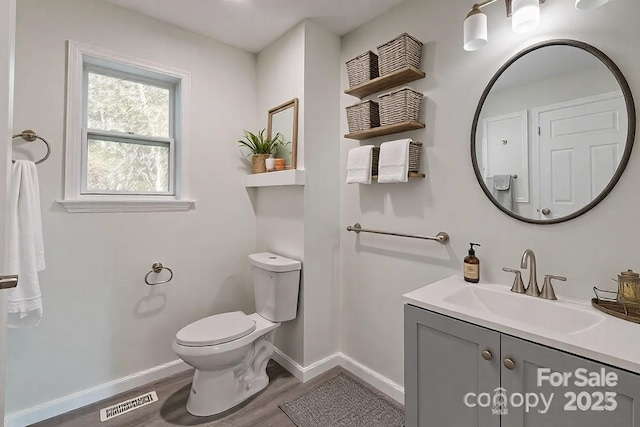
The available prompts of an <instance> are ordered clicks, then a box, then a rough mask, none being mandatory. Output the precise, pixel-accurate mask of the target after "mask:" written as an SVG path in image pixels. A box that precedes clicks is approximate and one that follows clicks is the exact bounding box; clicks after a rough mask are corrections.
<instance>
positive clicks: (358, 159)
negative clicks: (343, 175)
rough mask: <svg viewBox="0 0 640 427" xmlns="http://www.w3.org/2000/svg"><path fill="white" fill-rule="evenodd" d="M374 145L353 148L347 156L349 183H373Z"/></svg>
mask: <svg viewBox="0 0 640 427" xmlns="http://www.w3.org/2000/svg"><path fill="white" fill-rule="evenodd" d="M372 151H373V145H363V146H362V147H357V148H352V149H351V150H349V155H348V156H347V184H371V160H372V158H373V156H372Z"/></svg>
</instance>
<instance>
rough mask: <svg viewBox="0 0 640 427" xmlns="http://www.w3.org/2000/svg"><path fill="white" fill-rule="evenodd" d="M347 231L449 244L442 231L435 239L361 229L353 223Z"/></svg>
mask: <svg viewBox="0 0 640 427" xmlns="http://www.w3.org/2000/svg"><path fill="white" fill-rule="evenodd" d="M347 231H353V232H355V233H356V234H357V233H374V234H386V235H388V236H398V237H408V238H410V239H422V240H434V241H436V242H438V243H440V244H442V245H444V244H447V243H448V242H449V234H447V233H445V232H444V231H441V232H439V233H438V234H436V235H435V237H431V236H417V235H414V234H402V233H391V232H388V231H378V230H368V229H365V228H362V226H361V225H360V224H359V223H355V224H354V225H350V226H348V227H347Z"/></svg>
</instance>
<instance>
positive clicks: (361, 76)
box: [347, 51, 380, 88]
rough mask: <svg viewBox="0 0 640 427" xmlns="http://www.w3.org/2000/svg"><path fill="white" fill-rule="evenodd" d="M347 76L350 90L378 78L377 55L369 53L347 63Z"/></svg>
mask: <svg viewBox="0 0 640 427" xmlns="http://www.w3.org/2000/svg"><path fill="white" fill-rule="evenodd" d="M347 76H349V87H350V88H353V87H355V86H358V85H361V84H362V83H365V82H368V81H369V80H372V79H375V78H376V77H379V76H380V73H379V72H378V55H376V54H375V53H373V52H371V51H369V52H365V53H363V54H362V55H359V56H357V57H355V58H353V59H352V60H350V61H347Z"/></svg>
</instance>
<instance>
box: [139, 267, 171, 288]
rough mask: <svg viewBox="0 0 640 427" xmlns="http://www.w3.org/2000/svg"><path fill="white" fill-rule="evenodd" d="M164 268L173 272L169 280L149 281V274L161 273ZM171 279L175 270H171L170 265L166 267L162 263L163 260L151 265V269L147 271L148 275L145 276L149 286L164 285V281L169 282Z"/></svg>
mask: <svg viewBox="0 0 640 427" xmlns="http://www.w3.org/2000/svg"><path fill="white" fill-rule="evenodd" d="M162 270H167V271H169V273H170V274H171V276H169V278H168V279H167V280H163V281H161V282H154V283H151V282H149V275H150V274H151V273H160V272H161V271H162ZM171 279H173V270H171V269H170V268H169V267H165V266H164V265H162V263H161V262H156V263H154V264H153V265H152V266H151V271H150V272H148V273H147V275H146V276H144V281H145V283H146V284H147V285H149V286H155V285H162V284H164V283H169V282H170V281H171Z"/></svg>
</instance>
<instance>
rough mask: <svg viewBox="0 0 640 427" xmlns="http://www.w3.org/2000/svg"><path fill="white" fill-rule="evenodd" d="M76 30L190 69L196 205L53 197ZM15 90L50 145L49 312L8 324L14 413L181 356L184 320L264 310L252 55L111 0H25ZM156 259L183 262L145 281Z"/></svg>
mask: <svg viewBox="0 0 640 427" xmlns="http://www.w3.org/2000/svg"><path fill="white" fill-rule="evenodd" d="M67 39H73V40H77V41H80V42H84V43H89V44H93V45H96V46H99V47H102V48H105V49H109V50H113V51H116V52H119V53H122V54H126V55H131V56H134V57H138V58H141V59H145V60H150V61H154V62H158V63H161V64H165V65H168V66H171V67H175V68H180V69H184V70H186V71H189V72H190V73H191V76H192V95H191V102H192V105H191V115H190V117H187V118H186V119H187V120H188V121H189V127H190V129H191V139H190V141H189V144H190V149H189V151H190V165H191V170H190V175H191V195H192V197H193V198H194V199H196V200H197V203H196V209H195V211H190V212H185V213H157V214H153V213H150V214H136V213H133V214H68V213H66V212H65V210H64V209H63V208H62V207H61V206H60V205H59V204H58V203H56V200H59V199H61V198H62V195H63V188H62V180H63V150H64V140H63V135H64V133H63V129H64V105H65V103H64V102H65V88H64V86H65V57H66V52H65V40H67ZM15 91H16V97H15V120H14V129H18V130H21V129H24V128H32V129H35V130H36V131H37V132H39V133H40V134H41V135H42V136H44V137H45V138H47V139H48V140H49V141H50V142H51V145H52V148H53V152H52V155H51V157H50V158H49V159H48V160H47V161H46V162H45V163H43V164H41V165H39V166H38V173H39V175H40V185H41V199H42V210H43V212H42V215H43V216H42V219H43V228H44V239H45V246H46V259H47V269H46V270H45V271H44V272H43V273H42V274H41V276H40V282H41V286H42V292H43V301H44V318H43V320H42V322H41V324H40V325H39V326H38V327H37V328H35V329H32V330H12V331H10V332H9V339H8V355H7V358H8V360H7V391H8V392H7V408H8V412H13V411H17V410H20V409H22V408H27V407H30V406H33V405H36V404H38V403H41V402H45V401H49V400H52V399H56V398H59V397H61V396H64V395H67V394H70V393H73V392H77V391H79V390H83V389H86V388H89V387H92V386H96V385H99V384H102V383H105V382H108V381H111V380H114V379H117V378H120V377H123V376H126V375H129V374H131V373H134V372H138V371H141V370H145V369H148V368H151V367H154V366H157V365H160V364H163V363H166V362H168V361H172V360H175V359H177V356H176V355H175V354H174V353H173V351H172V349H171V344H172V341H173V339H174V337H175V333H176V332H177V331H178V330H179V329H180V328H181V327H183V326H185V325H187V324H188V323H190V322H192V321H195V320H197V319H199V318H202V317H205V316H207V315H211V314H214V313H219V312H224V311H230V310H238V309H240V310H245V311H246V312H252V311H253V309H254V306H253V292H252V288H251V280H250V274H249V272H250V269H249V264H248V261H247V254H249V253H250V252H252V251H253V249H254V231H255V219H254V213H253V209H252V203H251V200H250V195H249V194H248V193H247V192H246V191H245V188H244V179H245V176H246V174H247V172H248V170H249V166H248V163H247V162H245V161H244V160H243V159H242V158H241V156H240V154H239V151H238V148H237V144H236V141H237V140H238V139H239V138H240V137H241V135H242V130H243V129H252V128H254V127H255V117H254V111H255V93H256V63H255V55H252V54H249V53H245V52H242V51H240V50H238V49H235V48H231V47H228V46H226V45H223V44H220V43H217V42H214V41H212V40H210V39H207V38H204V37H201V36H198V35H195V34H192V33H189V32H186V31H183V30H180V29H178V28H176V27H172V26H170V25H167V24H163V23H160V22H158V21H155V20H152V19H149V18H145V17H142V16H140V15H137V14H134V13H132V12H129V11H126V10H124V9H120V8H118V7H115V6H112V5H110V4H107V3H104V2H101V1H96V0H56V1H55V2H53V1H38V0H20V2H19V3H18V21H17V52H16V87H15ZM265 114H266V113H265ZM32 147H33V153H34V154H33V155H34V156H36V157H37V156H39V155H41V153H42V147H40V146H38V145H37V144H35V143H34V144H33V146H32ZM155 261H160V262H163V263H164V264H165V265H166V266H168V267H171V268H172V269H173V270H174V272H175V278H174V279H173V281H172V282H171V283H170V284H168V285H164V286H158V287H155V288H151V287H148V286H146V285H145V284H144V282H143V278H144V275H145V274H146V273H147V272H148V271H149V270H150V267H151V264H152V263H153V262H155Z"/></svg>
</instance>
